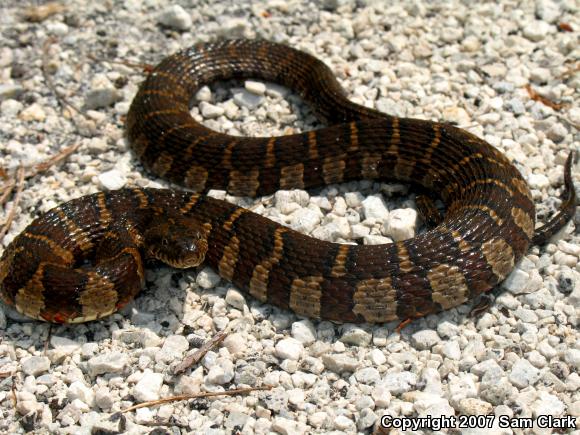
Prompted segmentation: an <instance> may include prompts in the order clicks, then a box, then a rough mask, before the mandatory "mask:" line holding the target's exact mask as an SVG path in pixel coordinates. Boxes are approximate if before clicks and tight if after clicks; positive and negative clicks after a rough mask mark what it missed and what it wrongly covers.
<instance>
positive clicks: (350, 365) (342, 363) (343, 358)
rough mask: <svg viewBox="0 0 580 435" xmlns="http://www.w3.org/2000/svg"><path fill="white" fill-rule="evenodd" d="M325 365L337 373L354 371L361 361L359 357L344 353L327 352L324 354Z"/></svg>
mask: <svg viewBox="0 0 580 435" xmlns="http://www.w3.org/2000/svg"><path fill="white" fill-rule="evenodd" d="M322 362H323V363H324V366H325V367H326V368H327V369H328V370H330V371H332V372H335V373H342V372H354V371H355V370H356V369H357V368H358V366H359V362H358V360H357V359H355V358H353V357H350V356H348V355H344V354H341V353H339V354H335V353H333V354H326V355H323V356H322Z"/></svg>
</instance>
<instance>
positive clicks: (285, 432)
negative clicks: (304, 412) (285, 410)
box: [272, 417, 308, 435]
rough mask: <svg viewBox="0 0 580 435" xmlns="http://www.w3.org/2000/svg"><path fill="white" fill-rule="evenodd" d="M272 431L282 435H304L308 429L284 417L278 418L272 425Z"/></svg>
mask: <svg viewBox="0 0 580 435" xmlns="http://www.w3.org/2000/svg"><path fill="white" fill-rule="evenodd" d="M272 430H275V431H276V432H277V433H279V434H281V435H294V434H297V435H302V434H305V433H306V432H307V430H308V429H307V427H306V426H305V425H304V424H303V423H300V422H298V421H292V420H290V419H287V418H284V417H276V418H274V421H273V423H272Z"/></svg>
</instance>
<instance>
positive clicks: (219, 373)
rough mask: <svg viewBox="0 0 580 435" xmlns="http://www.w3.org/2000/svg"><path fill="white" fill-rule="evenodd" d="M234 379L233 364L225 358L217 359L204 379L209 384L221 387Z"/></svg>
mask: <svg viewBox="0 0 580 435" xmlns="http://www.w3.org/2000/svg"><path fill="white" fill-rule="evenodd" d="M233 378H234V363H233V362H232V361H231V360H229V359H226V358H218V359H217V361H216V364H214V365H212V366H211V368H210V369H209V372H208V374H207V377H206V382H207V383H209V384H216V385H223V384H227V383H228V382H230V381H231V380H232V379H233Z"/></svg>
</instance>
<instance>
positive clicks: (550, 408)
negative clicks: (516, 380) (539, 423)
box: [530, 391, 566, 418]
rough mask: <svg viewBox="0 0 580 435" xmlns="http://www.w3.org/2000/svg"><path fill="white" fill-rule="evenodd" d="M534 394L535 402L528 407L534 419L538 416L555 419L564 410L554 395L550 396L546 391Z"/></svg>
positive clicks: (564, 407) (564, 406)
mask: <svg viewBox="0 0 580 435" xmlns="http://www.w3.org/2000/svg"><path fill="white" fill-rule="evenodd" d="M536 394H537V398H536V400H534V402H533V403H532V404H531V405H530V409H531V411H532V413H533V416H534V417H536V418H537V417H538V416H539V415H552V416H554V417H557V416H560V415H562V414H563V413H564V411H565V410H566V405H564V403H562V401H561V400H560V399H558V397H557V396H555V395H554V394H550V393H548V392H547V391H538V392H537V393H536Z"/></svg>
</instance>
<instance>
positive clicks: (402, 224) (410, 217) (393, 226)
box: [386, 208, 417, 242]
mask: <svg viewBox="0 0 580 435" xmlns="http://www.w3.org/2000/svg"><path fill="white" fill-rule="evenodd" d="M416 225H417V211H416V210H413V209H412V208H402V209H397V210H393V211H392V212H391V213H389V219H388V221H387V229H386V232H387V234H388V235H389V236H390V237H391V238H392V239H393V240H394V241H396V242H398V241H401V240H406V239H410V238H411V237H413V236H415V227H416Z"/></svg>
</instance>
